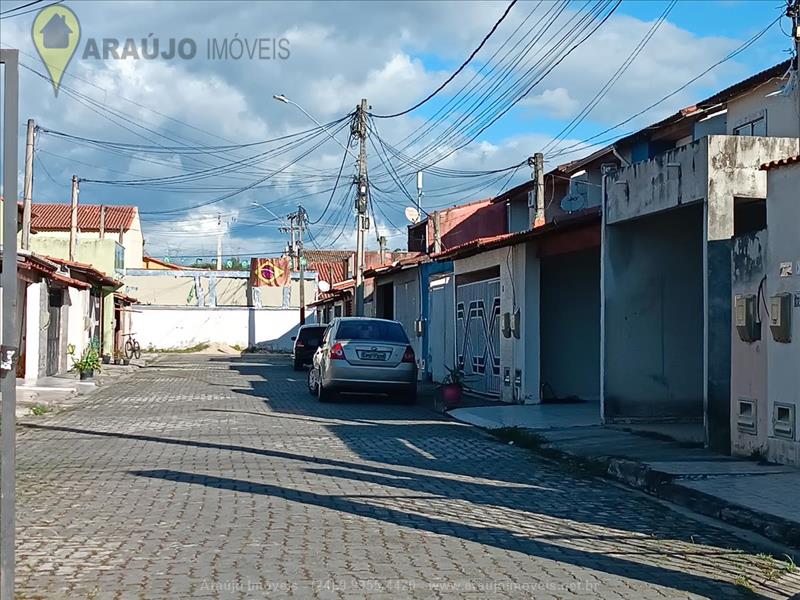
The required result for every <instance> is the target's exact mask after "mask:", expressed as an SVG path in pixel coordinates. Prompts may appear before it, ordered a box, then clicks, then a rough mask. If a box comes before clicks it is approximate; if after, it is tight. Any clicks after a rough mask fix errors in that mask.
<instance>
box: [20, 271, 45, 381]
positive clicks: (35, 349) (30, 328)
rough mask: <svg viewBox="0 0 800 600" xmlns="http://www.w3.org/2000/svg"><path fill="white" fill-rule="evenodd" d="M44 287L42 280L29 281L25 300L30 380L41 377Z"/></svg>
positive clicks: (27, 361)
mask: <svg viewBox="0 0 800 600" xmlns="http://www.w3.org/2000/svg"><path fill="white" fill-rule="evenodd" d="M44 287H45V284H44V283H42V282H39V283H29V284H28V290H27V296H26V300H25V379H26V380H28V381H36V379H38V378H39V325H40V319H41V301H42V293H43V290H42V288H44ZM44 350H45V349H44V348H43V349H42V351H44ZM42 375H44V373H42Z"/></svg>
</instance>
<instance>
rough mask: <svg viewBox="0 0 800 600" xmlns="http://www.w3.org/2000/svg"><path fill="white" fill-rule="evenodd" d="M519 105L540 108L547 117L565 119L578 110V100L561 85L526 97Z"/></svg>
mask: <svg viewBox="0 0 800 600" xmlns="http://www.w3.org/2000/svg"><path fill="white" fill-rule="evenodd" d="M520 105H521V106H529V107H531V108H536V109H541V110H542V111H543V112H544V114H545V115H546V116H548V117H553V118H556V119H565V118H567V117H571V116H573V115H574V114H575V113H576V112H577V111H578V105H579V104H578V101H577V100H576V99H575V98H573V97H572V96H570V95H569V90H567V89H566V88H563V87H557V88H554V89H547V90H544V91H543V92H542V93H541V94H538V95H536V96H531V97H530V98H526V99H525V100H524V101H523V102H521V103H520Z"/></svg>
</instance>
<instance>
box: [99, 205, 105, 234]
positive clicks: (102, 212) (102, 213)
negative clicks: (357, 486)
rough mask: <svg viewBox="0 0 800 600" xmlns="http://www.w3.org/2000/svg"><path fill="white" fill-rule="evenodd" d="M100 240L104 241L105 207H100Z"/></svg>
mask: <svg viewBox="0 0 800 600" xmlns="http://www.w3.org/2000/svg"><path fill="white" fill-rule="evenodd" d="M100 239H101V240H104V239H106V205H105V204H102V205H101V206H100Z"/></svg>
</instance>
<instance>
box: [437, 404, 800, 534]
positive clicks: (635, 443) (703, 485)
mask: <svg viewBox="0 0 800 600" xmlns="http://www.w3.org/2000/svg"><path fill="white" fill-rule="evenodd" d="M595 408H596V406H595V405H592V404H586V405H550V406H548V405H513V406H502V407H497V406H491V407H488V406H483V407H474V408H458V409H454V410H451V411H449V413H448V414H449V415H450V416H452V417H454V418H455V419H458V420H459V421H463V422H466V423H470V424H472V425H476V426H478V427H483V428H486V429H490V430H496V432H495V433H496V434H497V435H498V436H499V437H501V438H502V439H509V440H511V439H514V440H517V441H518V443H523V444H524V445H526V446H528V447H531V448H532V449H533V450H535V451H538V452H540V453H542V454H545V455H547V456H549V457H551V458H556V459H561V460H566V461H569V462H572V463H575V462H578V463H580V464H582V465H584V466H588V467H590V468H591V469H592V470H593V471H595V472H601V473H602V474H604V475H605V476H607V477H610V478H612V479H615V480H617V481H621V482H623V483H626V484H628V485H631V486H632V487H635V488H637V489H640V490H643V491H646V492H648V493H651V494H653V495H655V496H658V497H660V498H664V499H666V500H670V501H672V502H675V503H677V504H681V505H683V506H687V507H689V508H691V509H692V510H695V511H696V512H699V513H702V514H705V515H709V516H712V517H716V518H718V519H721V520H723V521H726V522H729V523H731V524H734V525H737V526H739V527H743V528H746V529H750V530H753V531H756V532H758V533H760V534H762V535H764V536H766V537H768V538H770V539H772V540H775V541H777V542H780V543H783V544H788V545H790V546H794V547H797V548H800V470H798V469H796V468H793V467H787V466H782V465H772V464H767V463H761V462H756V461H752V460H747V459H743V458H734V457H730V456H724V455H721V454H716V453H714V452H711V451H709V450H706V449H703V448H700V447H697V444H690V443H685V442H675V441H669V440H667V439H664V438H665V436H664V435H663V434H662V435H659V436H657V437H656V436H654V435H653V434H652V433H648V432H642V431H631V430H630V429H625V428H621V427H620V428H617V427H604V426H601V425H600V424H599V423H598V421H599V419H598V418H594V421H593V417H592V415H593V414H594V413H593V409H595ZM681 433H683V432H681Z"/></svg>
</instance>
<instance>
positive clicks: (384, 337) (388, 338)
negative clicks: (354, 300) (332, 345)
mask: <svg viewBox="0 0 800 600" xmlns="http://www.w3.org/2000/svg"><path fill="white" fill-rule="evenodd" d="M336 339H337V340H376V341H382V342H398V343H401V344H405V343H408V337H406V332H405V331H404V330H403V326H402V325H400V323H395V322H393V321H380V320H377V319H376V320H374V321H373V320H365V321H342V323H341V324H340V325H339V329H338V330H337V331H336Z"/></svg>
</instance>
